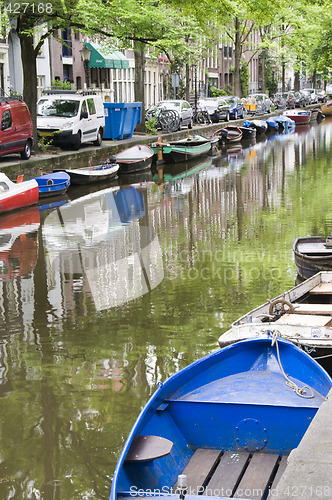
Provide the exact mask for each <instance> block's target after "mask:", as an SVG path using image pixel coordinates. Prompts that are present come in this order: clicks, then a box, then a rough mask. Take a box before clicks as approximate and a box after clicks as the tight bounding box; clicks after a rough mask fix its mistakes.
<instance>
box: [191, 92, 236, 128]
mask: <svg viewBox="0 0 332 500" xmlns="http://www.w3.org/2000/svg"><path fill="white" fill-rule="evenodd" d="M197 104H198V107H200V108H201V109H206V110H207V112H208V113H209V117H210V119H211V121H212V123H218V122H219V121H221V120H225V121H226V122H228V121H229V118H230V108H229V104H228V103H227V102H226V101H225V99H223V98H222V97H202V98H201V99H199V101H198V103H197Z"/></svg>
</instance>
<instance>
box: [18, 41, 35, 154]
mask: <svg viewBox="0 0 332 500" xmlns="http://www.w3.org/2000/svg"><path fill="white" fill-rule="evenodd" d="M18 37H19V39H20V43H21V59H22V67H23V100H24V101H25V103H26V104H27V106H28V108H29V111H30V114H31V119H32V124H33V142H34V148H33V149H34V150H35V151H37V150H39V148H38V142H37V110H36V105H37V67H36V66H37V64H36V59H37V54H36V52H35V49H34V44H33V37H32V36H31V35H29V34H25V33H20V32H19V33H18Z"/></svg>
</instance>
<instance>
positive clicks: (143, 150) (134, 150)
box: [115, 144, 154, 175]
mask: <svg viewBox="0 0 332 500" xmlns="http://www.w3.org/2000/svg"><path fill="white" fill-rule="evenodd" d="M153 155H154V151H153V150H152V148H150V146H147V145H146V144H138V145H137V146H132V147H131V148H128V149H125V150H124V151H121V152H120V153H118V154H117V155H115V159H116V163H117V165H118V166H119V170H118V174H119V175H122V174H133V173H134V172H141V171H143V170H148V169H149V168H151V164H152V158H153Z"/></svg>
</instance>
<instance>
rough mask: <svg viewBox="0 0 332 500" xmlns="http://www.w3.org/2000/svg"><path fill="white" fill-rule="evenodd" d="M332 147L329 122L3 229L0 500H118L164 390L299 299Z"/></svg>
mask: <svg viewBox="0 0 332 500" xmlns="http://www.w3.org/2000/svg"><path fill="white" fill-rule="evenodd" d="M331 137H332V122H331V121H328V120H325V121H324V122H323V123H322V124H320V125H315V126H313V127H311V128H308V129H307V128H305V129H304V128H302V129H299V130H296V133H295V134H292V135H289V136H280V137H277V138H275V139H273V140H269V141H267V140H265V141H261V142H258V143H257V144H256V145H253V146H252V147H249V146H248V147H245V146H243V148H242V150H238V149H230V150H228V151H223V152H222V154H220V155H219V156H215V157H213V158H212V159H211V158H210V159H205V161H204V162H203V161H202V162H201V163H200V164H193V165H190V166H188V165H187V166H185V165H182V166H177V167H174V166H173V167H167V169H165V171H164V177H165V183H164V184H163V185H162V186H158V185H157V184H156V183H155V182H153V181H152V177H151V176H150V177H146V178H145V181H143V182H138V181H141V179H129V181H124V180H122V181H121V185H118V184H116V183H114V184H113V185H112V186H105V185H103V186H99V189H100V188H102V189H101V190H100V191H96V189H97V188H96V189H95V190H94V191H93V190H84V189H81V190H79V189H75V188H72V189H71V190H70V191H68V195H67V196H66V197H65V199H64V200H63V204H62V205H60V206H57V207H51V208H48V207H43V210H38V208H37V207H32V208H31V209H28V210H25V211H24V217H22V219H23V220H18V219H17V217H18V215H17V214H14V215H15V217H14V215H13V214H12V215H11V216H10V215H8V216H4V217H2V219H1V220H0V223H1V225H0V244H1V247H0V273H1V281H0V414H1V423H0V498H1V499H12V498H13V499H17V500H23V499H29V500H30V499H42V500H72V499H74V498H75V499H98V500H99V499H107V498H108V496H109V493H110V487H111V480H112V474H113V471H114V468H115V465H116V461H117V458H118V456H119V453H120V451H121V448H122V446H123V443H124V440H125V439H126V437H127V435H128V433H129V431H130V429H131V426H132V425H133V423H134V421H135V418H136V417H137V415H138V412H139V411H140V409H141V408H142V406H143V405H144V404H145V402H146V401H147V399H148V398H149V396H150V395H151V394H152V393H153V391H154V390H155V388H156V385H157V383H158V382H159V381H163V380H165V379H166V378H167V377H168V376H169V375H171V374H173V373H174V372H176V371H177V370H179V369H181V368H182V367H184V366H186V365H187V364H188V363H190V362H192V361H194V360H195V359H197V358H199V357H201V356H202V355H204V354H206V353H208V352H210V351H211V350H214V349H216V348H217V338H218V337H219V335H220V333H221V332H223V331H226V330H227V329H228V327H229V326H230V323H231V322H232V321H233V320H234V319H236V318H237V317H238V316H239V315H241V314H243V313H245V312H246V311H247V310H249V309H251V308H252V307H254V306H256V305H259V304H260V303H262V302H263V301H265V300H266V299H267V298H273V297H274V296H275V295H278V294H279V293H281V292H282V291H283V290H286V289H288V288H290V287H291V286H293V285H294V281H295V279H296V269H295V265H294V261H293V255H292V245H293V242H294V240H295V238H296V237H298V236H305V235H316V234H317V235H322V236H327V235H330V234H332V196H331V188H330V177H331V174H332V154H331ZM132 181H134V182H136V183H135V184H134V185H130V182H132ZM22 214H23V212H22Z"/></svg>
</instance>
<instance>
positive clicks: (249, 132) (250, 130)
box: [239, 126, 257, 140]
mask: <svg viewBox="0 0 332 500" xmlns="http://www.w3.org/2000/svg"><path fill="white" fill-rule="evenodd" d="M239 129H240V130H241V132H242V139H244V140H246V139H255V138H256V134H257V132H256V129H255V127H244V126H243V127H241V126H239Z"/></svg>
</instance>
